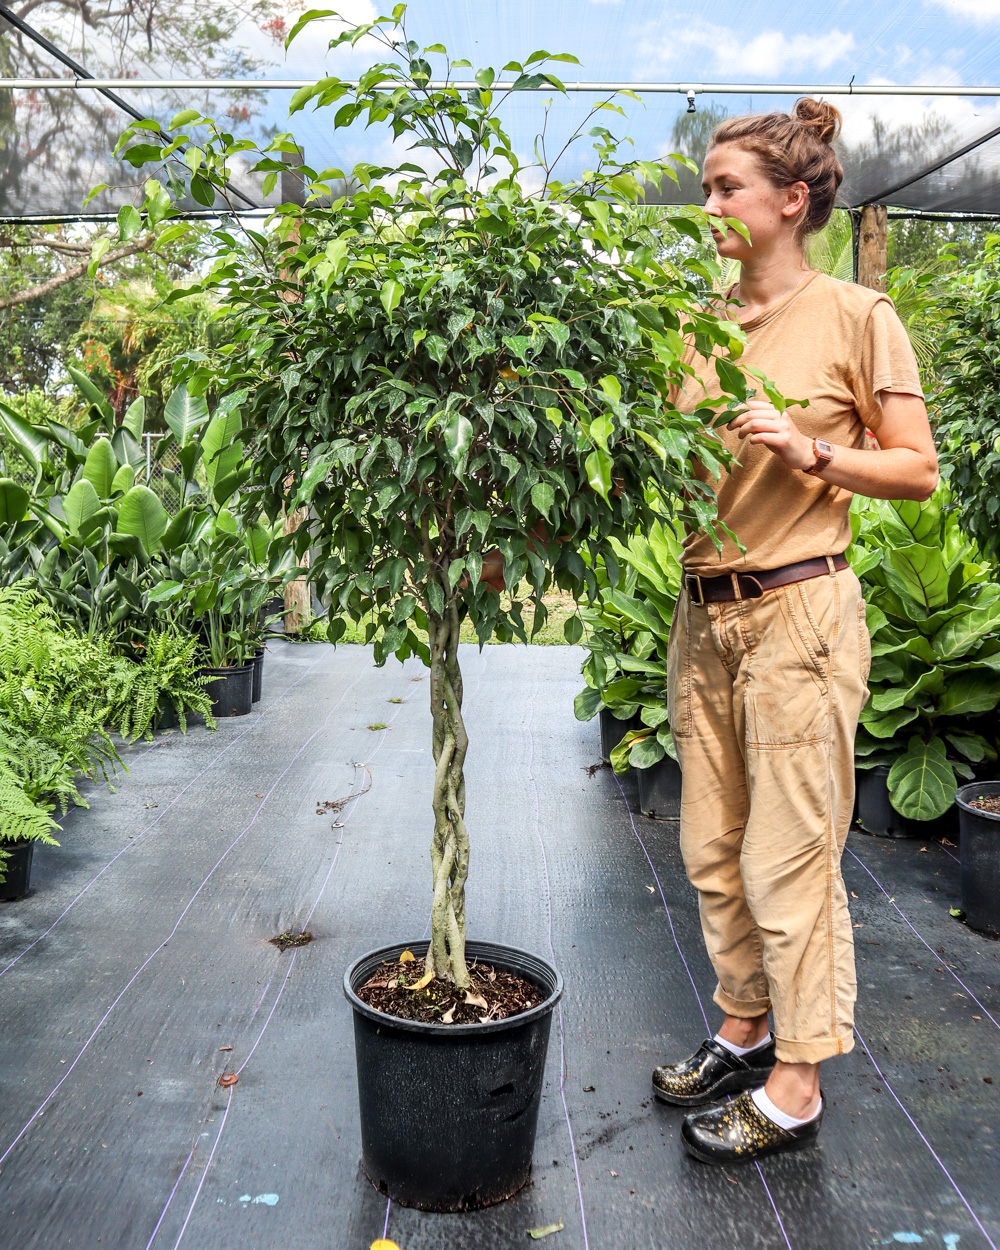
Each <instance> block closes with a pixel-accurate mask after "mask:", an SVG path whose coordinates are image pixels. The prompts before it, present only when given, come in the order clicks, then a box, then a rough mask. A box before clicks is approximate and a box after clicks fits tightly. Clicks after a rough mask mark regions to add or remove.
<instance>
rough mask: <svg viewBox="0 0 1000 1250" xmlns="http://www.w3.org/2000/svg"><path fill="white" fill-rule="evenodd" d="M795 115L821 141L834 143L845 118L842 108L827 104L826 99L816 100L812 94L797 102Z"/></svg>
mask: <svg viewBox="0 0 1000 1250" xmlns="http://www.w3.org/2000/svg"><path fill="white" fill-rule="evenodd" d="M795 116H796V117H797V118H798V119H799V121H800V122H801V123H802V125H803V126H804V127H806V128H807V129H809V130H811V131H812V132H813V134H815V136H816V138H817V139H819V141H820V142H821V143H832V142H833V141H834V139H836V137H837V135H839V134H840V124H841V121H842V120H843V119H842V118H841V116H840V109H837V108H834V107H833V105H832V104H827V102H826V101H825V100H814V99H813V98H812V96H803V97H802V99H801V100H796V102H795Z"/></svg>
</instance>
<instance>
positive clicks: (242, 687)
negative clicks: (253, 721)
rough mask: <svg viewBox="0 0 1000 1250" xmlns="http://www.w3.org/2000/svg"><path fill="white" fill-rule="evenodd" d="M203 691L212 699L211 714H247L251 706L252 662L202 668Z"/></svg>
mask: <svg viewBox="0 0 1000 1250" xmlns="http://www.w3.org/2000/svg"><path fill="white" fill-rule="evenodd" d="M200 671H201V674H202V676H203V677H208V678H209V679H210V680H209V681H207V682H206V683H205V693H206V694H207V695H208V697H209V698H210V699H211V700H212V714H213V715H214V716H216V717H219V716H247V715H249V713H250V711H251V709H252V707H253V662H252V661H251V663H249V664H238V665H237V664H234V665H233V667H232V668H203V669H201V670H200Z"/></svg>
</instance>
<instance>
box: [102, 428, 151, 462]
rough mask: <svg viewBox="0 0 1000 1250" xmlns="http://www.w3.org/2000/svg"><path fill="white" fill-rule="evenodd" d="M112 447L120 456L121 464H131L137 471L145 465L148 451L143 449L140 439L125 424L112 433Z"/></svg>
mask: <svg viewBox="0 0 1000 1250" xmlns="http://www.w3.org/2000/svg"><path fill="white" fill-rule="evenodd" d="M111 447H112V449H113V450H114V453H115V455H116V456H117V457H118V463H119V464H128V465H131V466H132V468H133V469H135V470H136V472H138V471H139V470H140V469H141V468H143V467H144V466H145V464H146V453H145V452H144V451H143V449H142V446H141V444H140V443H139V440H138V439H137V438H133V437H132V435H131V434H130V433H129V432H128V430H127V429H125V427H124V426H119V428H118V429H117V430H115V432H114V434H112V436H111Z"/></svg>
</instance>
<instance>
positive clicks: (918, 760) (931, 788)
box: [889, 736, 958, 820]
mask: <svg viewBox="0 0 1000 1250" xmlns="http://www.w3.org/2000/svg"><path fill="white" fill-rule="evenodd" d="M957 785H958V782H957V780H956V778H955V770H954V769H953V768H952V766H951V764H950V763H949V762H948V752H947V749H946V747H945V744H944V743H943V742H942V741H941V739H940V738H931V740H930V741H929V742H924V740H923V739H922V738H920V737H917V736H914V737H912V738H911V739H910V741H909V743H908V744H907V748H906V754H905V755H903V756H901V757H900V758H899V759H898V760H897V761H896V762H895V764H893V766H892V768H891V769H890V770H889V797H890V799H891V801H892V805H893V807H894V808H895V809H896V811H897V812H899V814H900V815H901V816H908V817H909V818H910V819H911V820H933V819H934V817H935V816H943V815H944V813H945V812H946V811H947V810H948V808H949V807H951V805H952V803H954V801H955V790H956V787H957Z"/></svg>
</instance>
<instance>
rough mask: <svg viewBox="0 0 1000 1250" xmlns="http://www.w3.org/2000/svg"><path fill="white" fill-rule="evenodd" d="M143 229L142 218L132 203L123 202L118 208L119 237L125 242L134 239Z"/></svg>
mask: <svg viewBox="0 0 1000 1250" xmlns="http://www.w3.org/2000/svg"><path fill="white" fill-rule="evenodd" d="M141 229H142V218H141V217H140V216H139V213H138V212H137V211H136V209H134V208H133V207H132V205H131V204H123V205H122V207H121V208H120V209H119V210H118V237H119V238H120V239H121V241H122V242H123V243H127V242H128V241H129V239H134V238H135V236H136V235H137V234H138V233H139V231H140V230H141Z"/></svg>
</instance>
